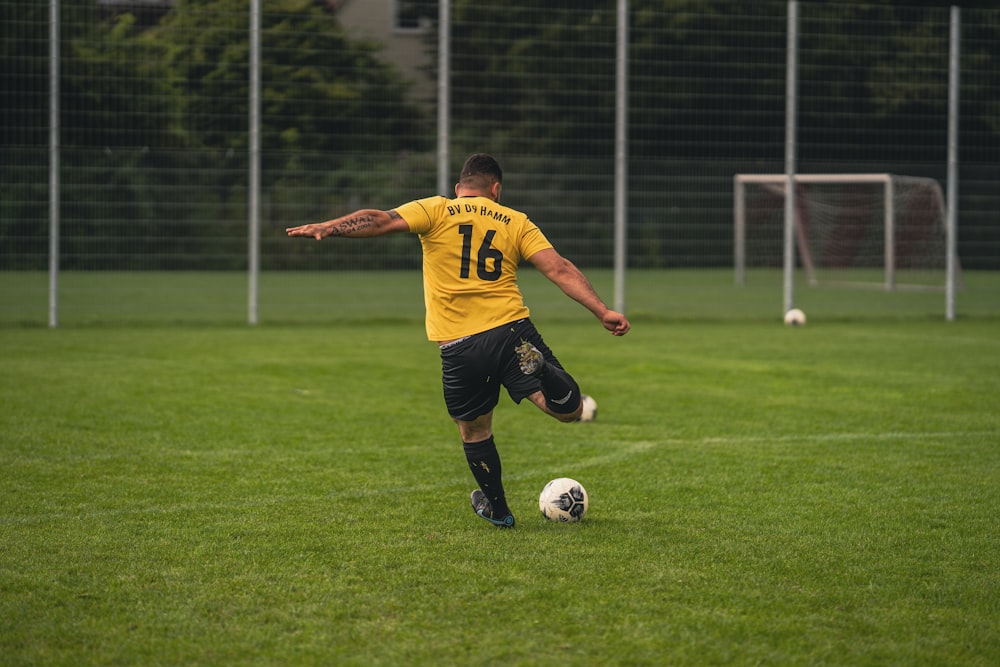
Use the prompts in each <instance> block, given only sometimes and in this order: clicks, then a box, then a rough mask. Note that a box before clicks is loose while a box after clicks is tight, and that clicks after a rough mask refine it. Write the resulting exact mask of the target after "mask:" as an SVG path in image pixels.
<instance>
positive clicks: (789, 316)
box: [785, 308, 806, 327]
mask: <svg viewBox="0 0 1000 667" xmlns="http://www.w3.org/2000/svg"><path fill="white" fill-rule="evenodd" d="M785 324H787V325H788V326H790V327H802V326H805V324H806V314H805V313H803V312H802V311H801V310H799V309H798V308H792V309H791V310H789V311H788V312H787V313H785Z"/></svg>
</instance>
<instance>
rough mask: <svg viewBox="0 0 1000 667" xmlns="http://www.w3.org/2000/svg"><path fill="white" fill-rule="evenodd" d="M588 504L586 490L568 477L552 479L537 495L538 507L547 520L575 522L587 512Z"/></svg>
mask: <svg viewBox="0 0 1000 667" xmlns="http://www.w3.org/2000/svg"><path fill="white" fill-rule="evenodd" d="M589 504H590V501H589V499H588V497H587V490H586V489H585V488H583V485H582V484H580V482H578V481H576V480H575V479H570V478H569V477H559V478H557V479H554V480H552V481H551V482H549V483H548V484H546V485H545V488H544V489H542V494H541V495H540V496H538V509H540V510H541V511H542V516H544V517H545V518H546V519H548V520H549V521H559V522H562V523H575V522H577V521H579V520H580V519H582V518H583V517H584V515H586V514H587V507H588V506H589Z"/></svg>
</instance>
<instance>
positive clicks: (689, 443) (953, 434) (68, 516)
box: [0, 431, 1000, 526]
mask: <svg viewBox="0 0 1000 667" xmlns="http://www.w3.org/2000/svg"><path fill="white" fill-rule="evenodd" d="M984 437H993V438H996V439H997V442H998V443H1000V433H998V432H997V431H931V432H923V431H921V432H907V431H888V432H883V433H813V434H804V435H785V436H777V437H772V436H720V437H711V436H709V437H700V438H666V439H663V440H641V441H638V442H630V443H627V444H624V445H622V446H618V447H616V446H614V445H613V444H611V445H609V451H608V452H607V453H605V454H601V455H599V456H593V457H589V458H585V459H579V460H576V461H573V462H571V463H570V464H569V465H571V466H572V468H573V469H574V470H580V469H584V468H593V467H598V466H604V465H607V464H608V463H611V462H614V461H621V460H625V459H628V458H630V457H632V456H635V455H638V454H641V453H644V452H647V451H649V450H652V449H656V448H657V447H662V446H669V447H678V446H684V447H697V446H699V445H710V446H716V445H722V446H726V447H739V446H752V445H756V444H762V443H794V442H801V443H803V444H809V443H829V442H857V441H878V442H886V441H910V442H913V441H936V440H963V439H968V438H984ZM212 453H213V452H211V451H208V452H204V454H206V455H211V454H212ZM185 454H187V455H191V454H195V453H194V452H190V451H189V452H185ZM546 474H555V473H554V472H553V471H552V470H549V469H544V470H543V469H537V468H536V469H529V470H523V469H522V470H520V471H518V472H516V473H513V472H512V473H506V474H505V475H504V479H505V480H507V481H517V480H524V479H532V478H536V477H539V476H544V475H546ZM472 483H473V482H472V480H471V479H469V478H468V477H467V475H464V474H462V475H458V474H455V475H449V476H447V477H446V478H444V477H443V478H442V479H441V480H440V481H439V482H437V483H434V484H420V485H415V486H407V487H402V486H396V487H384V488H378V489H374V488H356V489H347V490H333V491H330V492H328V493H326V494H323V495H321V496H301V495H275V496H267V497H265V498H263V499H261V498H259V497H255V498H254V499H253V500H252V501H248V502H233V503H177V504H176V505H168V506H162V505H161V506H152V507H125V508H121V509H108V510H97V511H82V512H72V511H66V512H49V513H43V514H25V515H18V514H8V515H2V516H0V526H4V525H7V526H11V525H29V524H40V523H48V522H60V523H65V522H69V521H88V520H92V519H100V518H108V517H116V516H141V515H156V514H178V513H183V512H193V513H199V512H206V511H213V512H214V511H239V512H244V513H246V512H247V511H248V510H250V511H252V508H265V507H275V506H280V505H289V504H295V503H303V502H314V501H316V500H320V499H322V498H348V499H352V498H353V499H362V498H372V497H379V496H386V495H392V496H398V495H401V494H403V495H405V494H407V493H414V492H425V491H433V490H435V489H448V490H449V492H451V491H450V490H451V489H455V488H461V489H464V488H466V487H468V488H469V489H471V488H472V486H470V485H471V484H472Z"/></svg>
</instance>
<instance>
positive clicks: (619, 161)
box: [615, 0, 628, 313]
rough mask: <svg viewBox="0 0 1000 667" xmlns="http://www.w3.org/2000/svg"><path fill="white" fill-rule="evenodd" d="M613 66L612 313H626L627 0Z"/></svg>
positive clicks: (620, 8) (622, 1)
mask: <svg viewBox="0 0 1000 667" xmlns="http://www.w3.org/2000/svg"><path fill="white" fill-rule="evenodd" d="M617 26H618V29H617V32H618V38H617V42H618V52H617V57H616V65H615V99H616V103H615V310H617V311H618V312H620V313H623V312H625V268H626V259H627V246H628V235H627V234H626V226H627V222H626V215H627V208H628V0H618V20H617Z"/></svg>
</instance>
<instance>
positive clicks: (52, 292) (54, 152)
mask: <svg viewBox="0 0 1000 667" xmlns="http://www.w3.org/2000/svg"><path fill="white" fill-rule="evenodd" d="M59 199H60V193H59V0H50V2H49V327H50V328H52V329H55V328H56V327H58V326H59Z"/></svg>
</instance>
